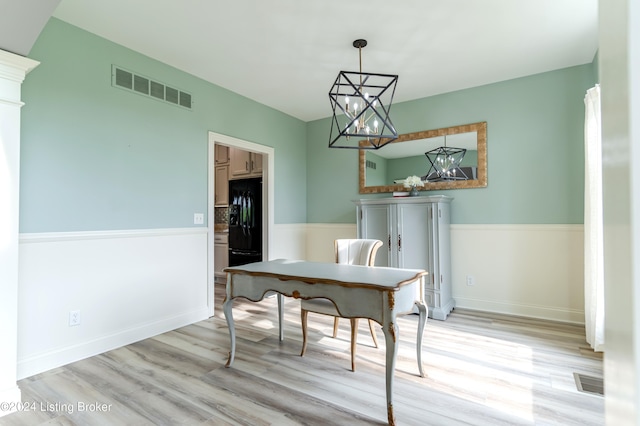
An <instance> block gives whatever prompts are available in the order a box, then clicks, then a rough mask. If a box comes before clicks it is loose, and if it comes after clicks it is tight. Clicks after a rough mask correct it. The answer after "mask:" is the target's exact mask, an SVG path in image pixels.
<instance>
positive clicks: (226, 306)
mask: <svg viewBox="0 0 640 426" xmlns="http://www.w3.org/2000/svg"><path fill="white" fill-rule="evenodd" d="M232 306H233V299H229V298H227V299H226V300H225V301H224V303H223V304H222V309H223V311H224V317H225V318H226V319H227V326H228V328H229V337H230V338H231V351H230V352H229V359H228V360H227V364H226V365H225V367H231V364H233V359H234V358H235V355H236V329H235V326H234V324H233V313H232V312H231V307H232Z"/></svg>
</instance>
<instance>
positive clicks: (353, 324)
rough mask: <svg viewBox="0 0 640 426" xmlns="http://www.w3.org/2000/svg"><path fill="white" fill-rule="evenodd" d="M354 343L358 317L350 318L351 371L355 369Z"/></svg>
mask: <svg viewBox="0 0 640 426" xmlns="http://www.w3.org/2000/svg"><path fill="white" fill-rule="evenodd" d="M356 343H358V318H351V371H356Z"/></svg>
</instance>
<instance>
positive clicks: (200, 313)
mask: <svg viewBox="0 0 640 426" xmlns="http://www.w3.org/2000/svg"><path fill="white" fill-rule="evenodd" d="M355 237H356V226H355V224H317V223H316V224H276V225H275V226H274V227H273V229H272V234H271V238H272V239H273V241H272V243H271V245H270V247H271V248H270V250H271V253H270V256H269V257H270V258H271V259H276V258H290V259H305V260H311V261H322V262H332V261H333V259H334V257H333V240H334V239H336V238H355ZM451 247H452V253H451V259H452V280H453V296H454V299H455V300H456V306H458V307H462V308H469V309H477V310H483V311H491V312H502V313H508V314H513V315H522V316H528V317H537V318H544V319H551V320H558V321H566V322H575V323H583V322H584V296H583V294H584V292H583V227H582V225H452V226H451ZM467 275H473V277H474V278H475V286H467V285H466V276H467ZM19 283H20V286H19V301H18V378H20V379H21V378H25V377H28V376H31V375H34V374H37V373H40V372H43V371H46V370H49V369H52V368H55V367H58V366H61V365H64V364H68V363H70V362H73V361H76V360H79V359H83V358H86V357H88V356H92V355H95V354H98V353H102V352H105V351H107V350H110V349H113V348H117V347H120V346H123V345H126V344H129V343H132V342H135V341H138V340H141V339H144V338H147V337H150V336H154V335H156V334H159V333H163V332H165V331H168V330H173V329H175V328H178V327H181V326H184V325H187V324H190V323H193V322H196V321H200V320H203V319H205V318H207V317H208V306H207V304H208V301H210V300H211V298H210V297H209V296H208V295H207V229H206V228H185V229H161V230H133V231H105V232H73V233H53V234H22V235H21V236H20V269H19ZM216 309H219V307H216ZM73 310H79V311H80V325H79V326H75V327H69V325H68V324H69V312H70V311H73Z"/></svg>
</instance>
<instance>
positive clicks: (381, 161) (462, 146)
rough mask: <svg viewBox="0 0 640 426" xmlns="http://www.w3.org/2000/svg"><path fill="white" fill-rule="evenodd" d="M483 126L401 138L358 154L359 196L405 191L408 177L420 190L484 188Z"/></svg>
mask: <svg viewBox="0 0 640 426" xmlns="http://www.w3.org/2000/svg"><path fill="white" fill-rule="evenodd" d="M486 130H487V124H486V122H481V123H472V124H466V125H462V126H454V127H446V128H441V129H434V130H425V131H421V132H414V133H407V134H403V135H400V136H399V137H398V139H396V140H395V141H393V142H391V143H389V144H387V145H385V146H384V147H382V148H380V149H378V150H360V193H381V192H394V191H407V189H406V188H404V186H403V182H404V179H405V178H406V177H407V176H412V175H415V176H419V177H420V178H421V179H422V181H424V183H425V186H424V188H422V189H423V190H431V189H455V188H480V187H486V186H487V151H486V142H487V136H486Z"/></svg>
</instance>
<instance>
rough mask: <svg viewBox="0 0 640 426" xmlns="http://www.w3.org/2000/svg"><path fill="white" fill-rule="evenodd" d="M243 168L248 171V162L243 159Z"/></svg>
mask: <svg viewBox="0 0 640 426" xmlns="http://www.w3.org/2000/svg"><path fill="white" fill-rule="evenodd" d="M244 169H245V170H246V171H249V162H248V161H245V162H244Z"/></svg>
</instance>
